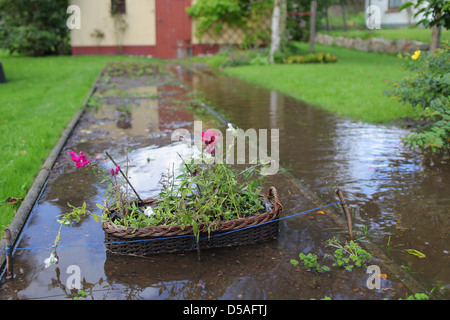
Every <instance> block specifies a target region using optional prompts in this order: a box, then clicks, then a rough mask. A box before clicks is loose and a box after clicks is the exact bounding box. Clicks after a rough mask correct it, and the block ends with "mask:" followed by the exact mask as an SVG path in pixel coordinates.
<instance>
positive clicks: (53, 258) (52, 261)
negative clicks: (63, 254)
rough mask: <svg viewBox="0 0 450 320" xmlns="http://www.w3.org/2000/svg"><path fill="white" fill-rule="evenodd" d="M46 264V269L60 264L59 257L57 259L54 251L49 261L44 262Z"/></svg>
mask: <svg viewBox="0 0 450 320" xmlns="http://www.w3.org/2000/svg"><path fill="white" fill-rule="evenodd" d="M44 263H45V267H46V268H48V267H50V266H51V265H52V264H57V263H58V257H56V253H55V251H53V252H52V253H51V254H50V257H48V258H47V259H45V260H44Z"/></svg>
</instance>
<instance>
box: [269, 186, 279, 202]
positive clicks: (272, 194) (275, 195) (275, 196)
mask: <svg viewBox="0 0 450 320" xmlns="http://www.w3.org/2000/svg"><path fill="white" fill-rule="evenodd" d="M269 197H270V198H273V199H274V201H275V202H278V201H279V200H278V192H277V189H275V187H270V188H269Z"/></svg>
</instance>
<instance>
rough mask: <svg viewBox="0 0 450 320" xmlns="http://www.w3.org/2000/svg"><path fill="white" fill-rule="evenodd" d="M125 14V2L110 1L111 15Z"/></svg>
mask: <svg viewBox="0 0 450 320" xmlns="http://www.w3.org/2000/svg"><path fill="white" fill-rule="evenodd" d="M126 12H127V10H126V4H125V0H111V14H125V13H126Z"/></svg>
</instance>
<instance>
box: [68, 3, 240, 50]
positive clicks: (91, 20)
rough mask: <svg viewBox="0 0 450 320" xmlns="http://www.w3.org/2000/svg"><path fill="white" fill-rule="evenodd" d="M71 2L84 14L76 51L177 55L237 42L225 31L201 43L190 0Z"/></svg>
mask: <svg viewBox="0 0 450 320" xmlns="http://www.w3.org/2000/svg"><path fill="white" fill-rule="evenodd" d="M192 1H194V0H192ZM70 4H73V5H77V6H79V7H80V15H81V17H80V20H81V28H80V29H73V30H72V31H71V45H72V54H73V55H83V54H117V53H123V54H131V55H146V56H147V55H151V56H154V57H158V58H177V57H184V56H187V55H198V54H201V53H209V52H217V51H218V49H219V46H220V45H221V44H235V43H232V42H230V41H229V40H228V38H226V37H225V36H226V34H225V33H224V34H222V35H218V36H215V37H214V39H202V42H201V43H200V39H198V38H196V37H195V36H194V30H195V25H194V23H193V22H192V20H191V18H190V17H189V16H188V14H187V13H186V8H187V7H190V6H191V0H94V1H93V0H70ZM232 41H236V37H235V38H234V39H233V40H232ZM237 41H239V40H237Z"/></svg>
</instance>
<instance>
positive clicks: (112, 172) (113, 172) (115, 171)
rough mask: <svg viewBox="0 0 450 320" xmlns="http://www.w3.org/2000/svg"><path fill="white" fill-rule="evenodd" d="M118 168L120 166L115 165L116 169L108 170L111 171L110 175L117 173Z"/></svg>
mask: <svg viewBox="0 0 450 320" xmlns="http://www.w3.org/2000/svg"><path fill="white" fill-rule="evenodd" d="M119 170H120V167H119V166H117V167H116V170H114V169H111V170H109V172H111V175H112V176H115V175H117V174H118V173H119Z"/></svg>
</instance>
